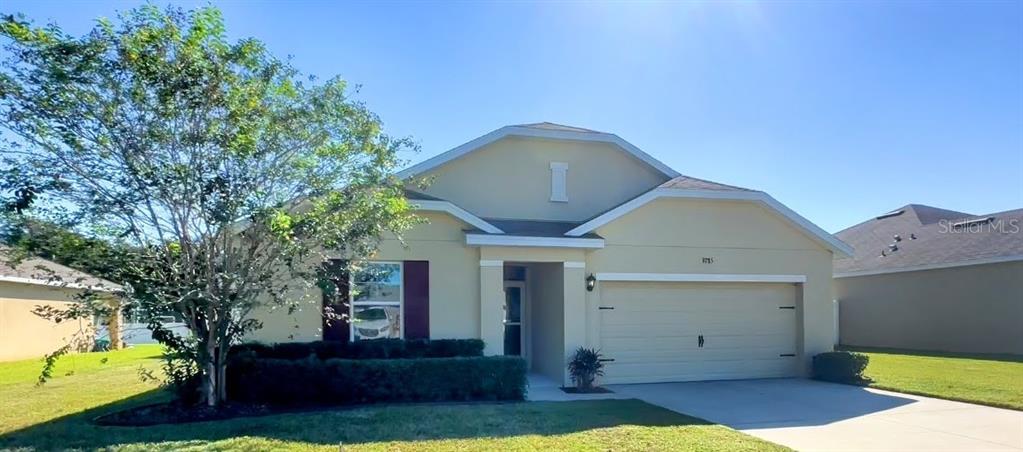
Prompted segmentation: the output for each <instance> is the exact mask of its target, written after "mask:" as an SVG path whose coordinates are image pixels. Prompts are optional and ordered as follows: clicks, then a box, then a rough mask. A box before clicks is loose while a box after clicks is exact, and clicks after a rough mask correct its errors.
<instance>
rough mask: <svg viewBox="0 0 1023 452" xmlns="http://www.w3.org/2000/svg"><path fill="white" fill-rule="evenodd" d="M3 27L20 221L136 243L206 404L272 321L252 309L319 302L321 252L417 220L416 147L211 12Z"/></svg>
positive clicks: (2, 85) (346, 252) (133, 284)
mask: <svg viewBox="0 0 1023 452" xmlns="http://www.w3.org/2000/svg"><path fill="white" fill-rule="evenodd" d="M0 37H2V38H0V39H3V41H4V51H5V53H6V55H7V57H5V58H4V60H3V62H2V63H0V125H2V126H3V128H4V129H5V133H4V134H3V136H4V137H5V138H4V140H3V143H2V146H3V158H2V161H0V190H2V191H3V195H4V197H5V198H4V199H3V202H4V203H5V207H6V209H5V210H6V211H7V214H8V216H9V218H12V219H13V221H16V222H22V223H16V224H15V226H14V227H15V228H18V227H20V226H18V224H22V225H23V224H24V223H23V222H24V221H25V219H26V218H28V219H31V220H32V221H38V222H46V223H52V224H56V225H60V226H62V227H70V228H73V229H74V230H75V231H77V232H79V233H81V234H83V236H84V237H89V238H90V239H92V238H94V239H95V240H100V241H102V242H103V243H105V244H109V245H110V246H112V247H115V249H119V250H129V252H128V253H126V254H124V256H129V258H127V259H125V261H123V262H118V263H117V264H116V265H115V266H116V269H112V270H111V271H112V272H113V273H118V274H119V275H118V276H117V278H119V280H118V281H117V282H121V283H124V284H126V290H127V291H128V292H129V295H130V298H131V299H132V300H133V302H135V303H138V305H139V306H141V307H142V308H143V309H142V312H144V313H151V314H152V313H157V314H158V313H162V312H175V313H178V314H180V315H181V317H183V318H184V319H185V321H186V323H187V324H188V327H189V328H190V330H191V332H192V336H191V337H189V338H181V337H175V336H174V335H173V333H171V332H169V331H164V332H161V333H158V336H160V339H161V341H162V342H165V343H168V344H177V346H178V350H179V351H181V352H182V353H184V355H183V356H185V358H186V359H188V360H190V361H192V362H193V363H194V364H195V369H196V371H197V372H198V376H199V377H200V378H201V383H202V384H201V387H202V394H201V398H202V400H203V401H205V402H206V403H207V404H210V405H216V404H217V403H218V402H219V401H221V400H223V397H224V395H225V391H224V388H223V384H222V383H223V381H224V361H225V360H226V352H227V348H228V347H229V345H230V343H231V341H233V340H235V339H237V338H238V337H239V336H241V335H243V334H245V333H246V332H249V331H252V330H253V329H255V328H258V327H259V323H258V322H257V321H255V320H254V319H252V318H251V316H250V313H251V312H252V311H253V309H255V308H257V307H260V306H282V307H286V308H287V309H291V310H294V309H300V308H302V306H303V303H313V302H315V303H318V301H319V300H318V298H315V299H314V298H312V297H311V296H309V295H311V294H312V293H317V294H318V292H315V291H312V290H309V289H311V288H312V287H314V285H315V284H316V283H317V281H318V278H321V277H322V275H321V274H320V272H319V269H320V268H321V264H322V263H323V261H324V260H325V259H327V258H330V257H338V256H346V257H349V258H354V259H356V260H357V259H358V258H361V257H364V256H367V255H369V254H370V253H371V252H372V251H373V250H374V249H375V247H376V244H377V241H378V240H379V238H380V237H381V236H382V235H384V234H386V233H396V234H400V233H401V232H402V231H404V230H405V229H407V228H408V227H410V226H411V225H412V224H414V223H415V222H416V219H415V217H414V215H412V213H411V209H410V206H409V204H408V202H407V201H406V200H405V198H404V196H403V190H402V184H401V183H400V181H398V180H397V179H396V178H395V177H394V176H393V173H394V170H395V169H396V168H397V166H398V165H399V164H400V163H401V162H400V160H399V157H398V155H399V152H401V151H406V150H412V149H414V148H415V146H414V144H413V143H412V142H411V141H410V140H409V139H396V138H393V137H390V136H388V135H386V134H384V133H383V132H382V129H381V122H380V120H379V119H378V117H377V116H376V115H374V114H373V113H372V112H370V111H369V110H368V109H367V108H366V107H365V106H364V105H363V104H361V103H360V102H357V101H354V100H352V99H351V98H350V97H349V95H348V89H347V86H346V83H345V81H343V80H342V79H340V78H334V79H330V80H326V81H324V82H319V81H318V80H316V79H314V78H307V77H303V76H302V75H301V74H300V73H299V72H298V71H297V70H296V69H295V68H294V67H292V66H291V65H290V64H289V63H288V62H287V61H283V60H280V59H278V58H275V57H274V56H273V55H271V54H270V53H269V52H268V51H267V50H266V48H265V46H264V45H263V44H262V43H260V42H259V41H257V40H255V39H242V40H239V41H235V42H232V41H230V40H229V39H228V38H227V35H226V32H225V26H224V22H223V20H222V17H221V15H220V13H219V11H218V10H217V9H215V8H212V7H206V8H201V9H198V10H193V11H185V10H182V9H178V8H168V9H165V10H161V9H158V8H157V7H154V6H152V5H147V6H144V7H141V8H139V9H135V10H132V11H129V12H127V13H124V14H122V15H121V16H120V17H119V18H118V20H117V21H110V20H105V19H101V20H99V21H98V22H97V25H96V27H95V28H94V29H93V30H92V31H91V32H89V33H88V34H86V35H84V36H81V37H75V36H70V35H68V34H66V33H65V32H64V31H63V30H61V28H60V27H58V26H56V25H47V26H35V25H33V24H31V23H29V22H26V21H25V20H24V19H23V18H20V17H6V18H4V19H3V20H2V21H0ZM89 259H93V258H92V257H90V258H89ZM97 264H98V263H96V262H91V263H89V264H88V265H89V266H93V267H90V268H95V267H94V266H95V265H97ZM303 294H304V295H303ZM317 297H318V295H317ZM307 308H313V307H312V306H308V307H307ZM151 324H152V322H151Z"/></svg>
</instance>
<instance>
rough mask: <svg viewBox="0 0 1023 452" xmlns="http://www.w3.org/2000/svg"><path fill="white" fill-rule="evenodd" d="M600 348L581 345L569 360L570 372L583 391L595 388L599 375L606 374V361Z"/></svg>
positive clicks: (577, 385)
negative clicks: (594, 383)
mask: <svg viewBox="0 0 1023 452" xmlns="http://www.w3.org/2000/svg"><path fill="white" fill-rule="evenodd" d="M601 358H602V355H601V354H600V350H594V349H592V348H585V347H579V348H578V349H577V350H576V351H575V355H574V356H572V360H571V361H569V362H568V373H569V374H570V375H571V376H572V381H573V382H574V383H575V386H576V387H577V388H579V390H581V391H586V390H590V389H593V382H594V381H595V380H596V379H597V377H602V376H604V362H603V361H602V360H601Z"/></svg>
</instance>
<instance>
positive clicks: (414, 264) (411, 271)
mask: <svg viewBox="0 0 1023 452" xmlns="http://www.w3.org/2000/svg"><path fill="white" fill-rule="evenodd" d="M404 264H405V265H404V271H403V272H402V273H403V276H402V279H403V283H404V286H405V287H404V291H405V300H404V302H405V339H429V338H430V262H429V261H405V263H404Z"/></svg>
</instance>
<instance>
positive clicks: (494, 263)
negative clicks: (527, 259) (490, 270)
mask: <svg viewBox="0 0 1023 452" xmlns="http://www.w3.org/2000/svg"><path fill="white" fill-rule="evenodd" d="M480 267H504V261H500V260H492V259H482V260H480Z"/></svg>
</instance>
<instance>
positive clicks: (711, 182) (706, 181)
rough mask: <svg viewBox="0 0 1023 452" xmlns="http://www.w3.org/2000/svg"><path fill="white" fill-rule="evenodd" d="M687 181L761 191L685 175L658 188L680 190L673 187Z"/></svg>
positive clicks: (672, 179) (674, 178)
mask: <svg viewBox="0 0 1023 452" xmlns="http://www.w3.org/2000/svg"><path fill="white" fill-rule="evenodd" d="M685 180H693V181H697V182H703V183H706V184H711V185H717V186H719V187H723V188H730V189H733V190H741V191H759V190H754V189H752V188H746V187H740V186H738V185H729V184H723V183H721V182H716V181H712V180H709V179H701V178H699V177H693V176H687V175H685V174H681V175H679V176H677V177H673V178H671V179H669V180H667V181H665V182H664V183H662V184H661V185H658V188H679V187H673V185H677V184H678V183H679V182H682V181H685Z"/></svg>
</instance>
